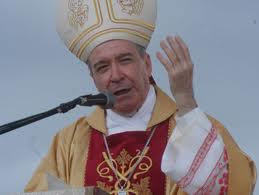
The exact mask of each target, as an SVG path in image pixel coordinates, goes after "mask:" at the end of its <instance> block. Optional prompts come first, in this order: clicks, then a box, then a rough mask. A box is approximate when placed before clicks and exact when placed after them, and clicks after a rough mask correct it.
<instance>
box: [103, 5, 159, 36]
mask: <svg viewBox="0 0 259 195" xmlns="http://www.w3.org/2000/svg"><path fill="white" fill-rule="evenodd" d="M106 4H107V8H108V13H109V18H110V20H111V21H112V22H114V23H119V24H120V23H121V24H132V25H137V26H140V27H143V28H146V29H148V30H151V31H154V30H155V26H154V25H152V24H148V23H146V22H143V21H140V20H131V19H119V18H116V17H115V14H114V10H113V7H112V0H106Z"/></svg>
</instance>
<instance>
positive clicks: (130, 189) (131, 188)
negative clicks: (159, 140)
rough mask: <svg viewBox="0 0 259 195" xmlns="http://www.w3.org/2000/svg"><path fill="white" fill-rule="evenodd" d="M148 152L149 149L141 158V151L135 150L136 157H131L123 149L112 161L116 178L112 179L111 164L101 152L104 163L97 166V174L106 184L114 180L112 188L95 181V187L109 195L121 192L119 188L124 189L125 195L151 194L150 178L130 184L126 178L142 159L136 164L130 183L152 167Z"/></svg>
mask: <svg viewBox="0 0 259 195" xmlns="http://www.w3.org/2000/svg"><path fill="white" fill-rule="evenodd" d="M148 150H149V147H147V149H146V150H145V151H144V154H143V156H141V151H140V150H136V155H135V156H134V157H132V156H131V155H130V154H129V153H128V152H127V150H125V149H123V150H122V151H121V152H120V154H119V155H118V156H117V157H116V158H114V159H112V163H113V166H114V168H115V171H116V174H117V177H118V179H117V178H114V176H113V175H114V173H113V171H112V167H113V166H112V165H111V162H110V160H109V158H108V156H107V154H106V153H105V152H103V153H102V154H103V157H104V161H102V162H101V163H100V164H99V165H98V166H97V169H96V171H97V173H98V174H99V176H100V177H102V178H104V179H107V182H111V181H113V180H114V179H115V180H116V182H115V184H114V186H109V185H108V184H107V183H105V182H101V181H97V182H96V183H97V187H99V188H101V189H103V190H104V191H106V192H108V193H110V194H114V195H116V194H118V192H119V191H120V190H121V186H123V187H124V190H125V191H126V192H127V194H129V193H132V194H139V195H140V194H144V195H150V194H152V192H151V190H150V182H149V181H150V177H145V178H141V179H140V180H139V182H135V183H133V182H130V181H128V179H127V177H128V176H129V174H131V171H132V170H133V167H134V165H135V163H136V162H137V160H138V159H139V158H141V157H142V160H141V162H140V163H139V164H138V166H137V169H136V170H135V173H134V175H133V177H132V179H131V180H132V181H134V180H136V179H138V176H140V175H143V174H144V173H146V172H148V171H149V170H150V169H151V167H152V164H153V163H152V159H151V158H150V157H148V156H147V152H148Z"/></svg>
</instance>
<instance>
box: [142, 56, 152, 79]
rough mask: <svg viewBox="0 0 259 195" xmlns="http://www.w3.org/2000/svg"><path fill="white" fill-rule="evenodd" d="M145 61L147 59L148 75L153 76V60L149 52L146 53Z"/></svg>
mask: <svg viewBox="0 0 259 195" xmlns="http://www.w3.org/2000/svg"><path fill="white" fill-rule="evenodd" d="M144 61H145V65H146V70H147V73H148V76H149V77H151V75H152V61H151V58H150V55H149V54H148V53H145V56H144Z"/></svg>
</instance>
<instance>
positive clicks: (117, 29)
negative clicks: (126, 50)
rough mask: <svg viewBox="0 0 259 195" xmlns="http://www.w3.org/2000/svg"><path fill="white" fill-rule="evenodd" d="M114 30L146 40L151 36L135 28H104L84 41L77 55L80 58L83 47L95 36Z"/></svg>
mask: <svg viewBox="0 0 259 195" xmlns="http://www.w3.org/2000/svg"><path fill="white" fill-rule="evenodd" d="M114 32H124V33H128V34H131V35H134V36H137V37H140V38H142V39H145V40H146V41H149V40H150V38H151V37H149V36H147V35H144V34H143V33H142V32H139V31H136V30H132V29H128V28H111V29H106V30H103V31H100V32H98V33H96V34H95V35H93V36H92V37H91V38H90V39H88V40H86V41H85V42H84V44H83V45H82V46H81V47H80V50H79V51H78V52H77V55H76V56H77V57H78V58H81V56H82V54H83V52H84V50H85V48H86V47H87V46H88V45H89V44H91V42H93V41H94V40H95V39H96V38H98V37H100V36H102V35H105V34H109V33H114Z"/></svg>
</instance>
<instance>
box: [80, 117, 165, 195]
mask: <svg viewBox="0 0 259 195" xmlns="http://www.w3.org/2000/svg"><path fill="white" fill-rule="evenodd" d="M168 124H169V123H168V121H165V122H162V123H160V124H158V125H157V128H156V130H155V132H154V135H153V137H152V139H151V141H150V143H149V149H148V151H147V153H146V154H145V155H144V157H143V159H142V161H141V162H140V163H139V165H138V166H137V168H136V169H135V171H134V172H133V175H132V177H131V179H130V181H128V182H126V181H127V179H126V178H127V177H128V175H129V174H130V173H129V172H130V171H129V170H131V169H132V167H133V165H134V164H135V162H136V161H137V160H138V158H139V156H140V154H141V152H142V150H143V148H144V146H145V144H146V142H147V140H148V138H149V136H150V133H151V131H134V132H124V133H118V134H114V135H110V136H108V137H107V142H108V146H109V149H110V152H111V156H112V158H113V165H114V167H115V168H116V170H117V171H118V172H119V173H118V172H117V175H118V174H120V175H119V176H118V177H116V175H115V174H114V172H113V171H112V169H111V166H109V164H108V162H109V161H107V159H105V155H106V156H107V158H108V154H107V151H106V148H105V145H104V140H103V135H102V133H100V132H99V131H97V130H95V129H93V130H92V133H91V137H90V145H89V151H88V159H87V161H86V169H85V170H86V172H85V186H97V187H99V188H101V189H103V190H105V191H107V192H109V193H111V194H117V193H118V190H119V188H120V186H124V188H126V191H127V192H128V194H141V195H142V194H143V195H145V194H164V193H165V184H166V177H165V174H164V173H163V172H162V171H161V168H160V167H161V160H162V155H163V152H164V150H165V147H166V144H167V140H168ZM118 178H119V179H120V181H118ZM119 183H120V184H119Z"/></svg>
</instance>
